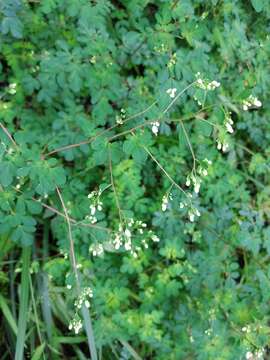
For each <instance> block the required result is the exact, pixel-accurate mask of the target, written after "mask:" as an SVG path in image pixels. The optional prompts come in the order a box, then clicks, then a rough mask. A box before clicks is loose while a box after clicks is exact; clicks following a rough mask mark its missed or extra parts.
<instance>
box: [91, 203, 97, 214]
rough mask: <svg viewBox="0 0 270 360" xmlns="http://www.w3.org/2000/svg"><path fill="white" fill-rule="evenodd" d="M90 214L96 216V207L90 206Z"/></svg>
mask: <svg viewBox="0 0 270 360" xmlns="http://www.w3.org/2000/svg"><path fill="white" fill-rule="evenodd" d="M90 212H91V215H95V212H96V207H95V205H90Z"/></svg>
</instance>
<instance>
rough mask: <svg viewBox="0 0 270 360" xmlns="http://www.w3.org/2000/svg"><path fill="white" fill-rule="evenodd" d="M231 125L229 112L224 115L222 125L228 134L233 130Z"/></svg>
mask: <svg viewBox="0 0 270 360" xmlns="http://www.w3.org/2000/svg"><path fill="white" fill-rule="evenodd" d="M232 125H233V121H232V118H231V112H229V113H227V114H226V115H225V121H224V126H225V128H226V130H227V132H228V133H230V134H232V133H233V131H234V130H233V127H232Z"/></svg>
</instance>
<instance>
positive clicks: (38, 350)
mask: <svg viewBox="0 0 270 360" xmlns="http://www.w3.org/2000/svg"><path fill="white" fill-rule="evenodd" d="M45 346H46V344H45V343H43V344H41V345H39V346H38V347H37V348H36V350H35V352H34V355H33V356H32V358H31V360H39V359H41V357H42V354H43V352H44V349H45Z"/></svg>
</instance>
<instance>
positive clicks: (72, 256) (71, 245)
mask: <svg viewBox="0 0 270 360" xmlns="http://www.w3.org/2000/svg"><path fill="white" fill-rule="evenodd" d="M56 191H57V194H58V196H59V199H60V202H61V204H62V207H63V210H64V214H65V218H66V221H67V227H68V237H69V255H70V261H71V265H72V268H73V271H74V275H75V278H76V284H77V287H78V289H79V288H80V287H79V273H78V269H77V262H76V257H75V248H74V241H73V237H72V231H71V223H70V218H69V216H68V212H67V208H66V205H65V203H64V200H63V197H62V195H61V192H60V190H59V188H58V186H57V187H56Z"/></svg>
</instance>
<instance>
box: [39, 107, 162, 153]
mask: <svg viewBox="0 0 270 360" xmlns="http://www.w3.org/2000/svg"><path fill="white" fill-rule="evenodd" d="M156 104H157V100H155V101H154V102H153V103H152V104H151V105H150V106H148V107H147V108H146V109H144V110H142V111H140V112H138V113H136V114H134V115H131V116H130V117H128V118H127V119H126V120H124V121H123V124H125V123H127V122H128V121H130V120H132V119H135V118H136V117H138V116H141V115H143V114H145V113H146V112H148V111H149V110H150V109H151V108H152V107H153V106H154V105H156ZM123 124H115V125H113V126H111V127H109V128H108V129H105V130H103V131H101V132H99V133H98V134H97V135H95V136H93V137H92V138H90V139H88V140H84V141H81V142H79V143H76V144H71V145H66V146H62V147H60V148H57V149H55V150H52V151H50V152H48V153H46V154H44V155H43V158H45V157H47V156H51V155H53V154H56V153H58V152H60V151H64V150H70V149H72V148H76V147H79V146H82V145H87V144H90V143H91V142H93V141H94V140H96V139H97V138H98V137H100V136H102V135H105V134H107V133H108V132H110V131H111V130H113V129H115V128H117V127H119V126H120V125H123Z"/></svg>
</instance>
